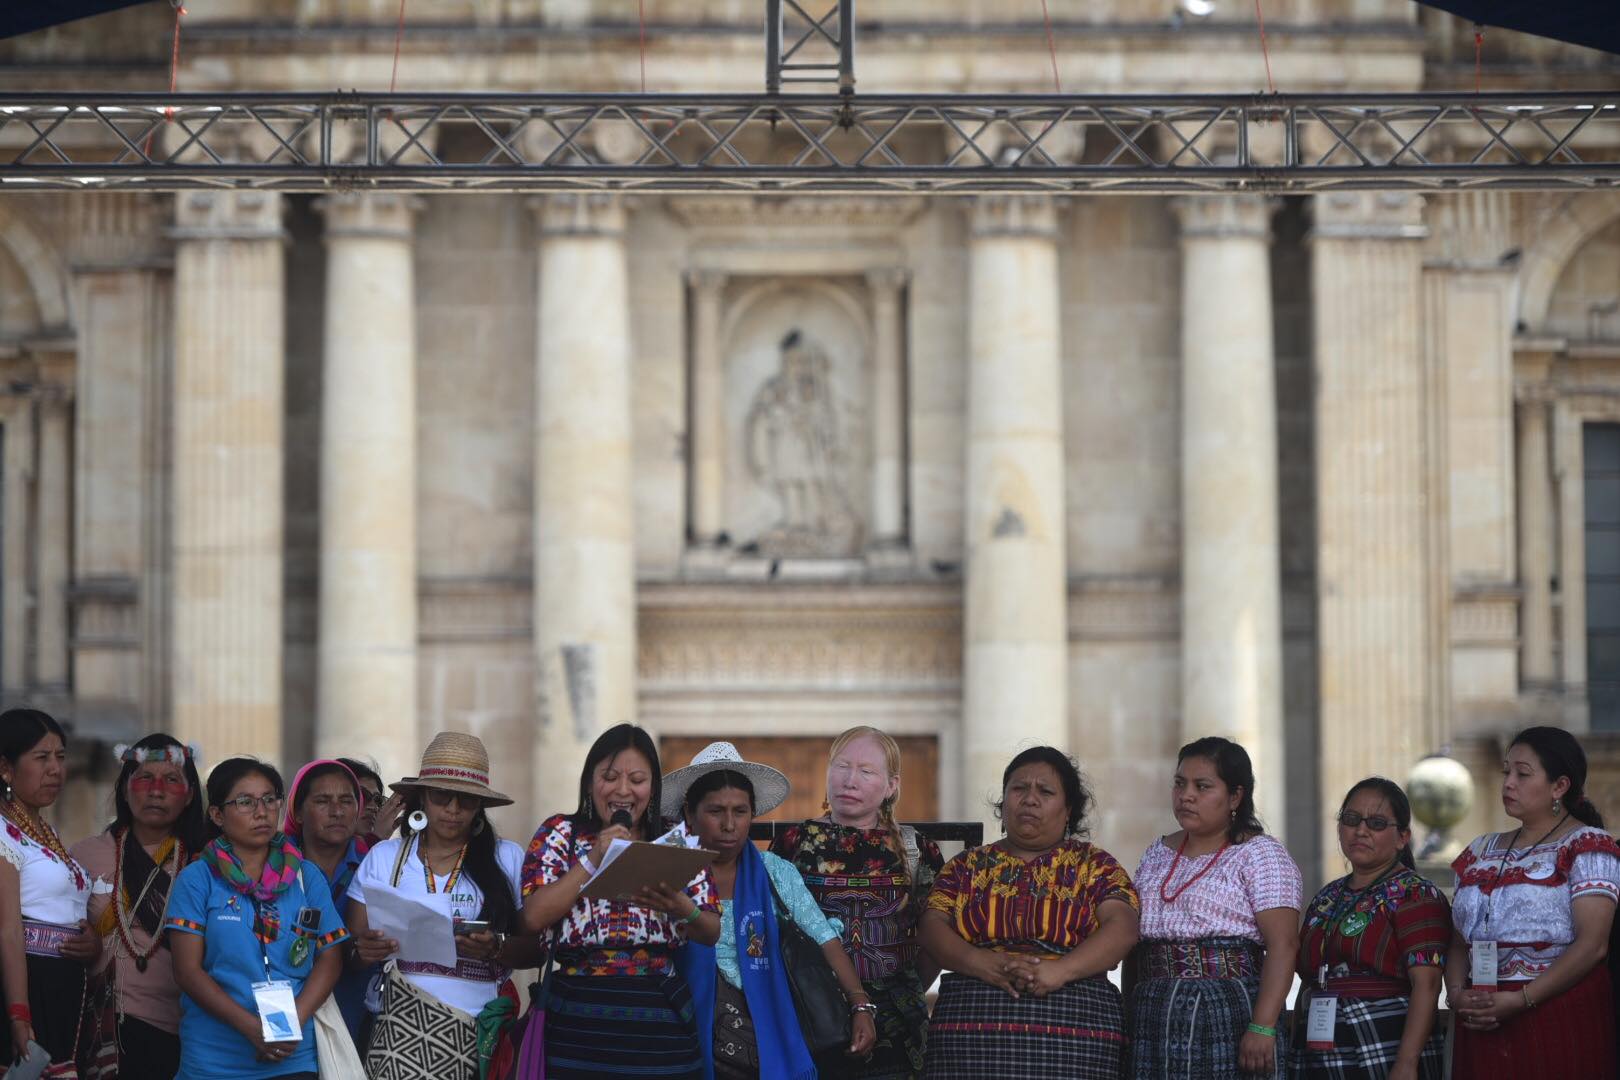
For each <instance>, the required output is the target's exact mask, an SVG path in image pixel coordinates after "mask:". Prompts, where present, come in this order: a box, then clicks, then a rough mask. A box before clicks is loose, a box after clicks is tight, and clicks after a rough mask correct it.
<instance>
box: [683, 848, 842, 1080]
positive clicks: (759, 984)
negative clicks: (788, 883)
mask: <svg viewBox="0 0 1620 1080" xmlns="http://www.w3.org/2000/svg"><path fill="white" fill-rule="evenodd" d="M775 900H776V890H775V889H774V888H772V887H771V879H770V876H769V874H768V873H767V872H766V869H765V858H764V856H762V855H761V854H760V853H759V849H758V848H756V847H754V845H753V844H744V845H743V850H742V854H741V855H740V856H738V859H737V884H736V887H735V888H734V889H733V890H732V896H731V923H732V932H733V933H734V935H735V937H734V938H733V940H734V941H735V942H736V943H737V968H738V970H739V971H740V972H741V974H742V989H743V996H744V997H745V998H746V999H747V1001H748V1015H749V1017H750V1018H751V1019H752V1020H753V1021H754V1037H755V1039H756V1040H757V1043H758V1048H759V1075H760V1076H769V1077H782V1078H784V1080H816V1066H815V1062H813V1061H811V1059H810V1050H809V1048H808V1047H806V1046H805V1045H804V1034H803V1032H801V1031H800V1030H799V1017H798V1013H797V1012H796V1011H795V1010H794V1008H793V991H792V990H791V989H790V988H789V987H788V979H787V968H786V966H785V965H784V964H783V962H782V945H781V938H780V937H779V936H778V933H777V924H776V903H775ZM756 954H757V955H756ZM675 966H676V968H677V970H679V971H680V973H681V975H682V976H683V977H685V979H686V982H687V985H688V986H690V987H691V988H692V1001H693V1003H694V1005H695V1006H696V1008H697V1034H698V1044H699V1045H700V1046H702V1048H703V1076H704V1080H714V994H715V988H716V986H717V985H718V983H717V980H718V979H719V978H720V969H719V967H718V966H717V965H716V963H715V955H714V946H712V945H699V944H697V943H696V942H694V941H688V942H687V943H686V944H685V945H683V946H682V947H681V948H680V949H678V950H677V951H676V953H675Z"/></svg>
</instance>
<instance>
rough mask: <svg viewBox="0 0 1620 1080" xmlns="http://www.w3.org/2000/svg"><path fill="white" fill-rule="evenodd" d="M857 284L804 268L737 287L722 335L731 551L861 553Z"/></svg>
mask: <svg viewBox="0 0 1620 1080" xmlns="http://www.w3.org/2000/svg"><path fill="white" fill-rule="evenodd" d="M860 288H861V286H860V285H859V284H856V283H843V282H838V281H835V280H826V279H805V278H778V279H771V280H765V281H760V282H754V283H746V284H741V285H740V287H734V291H733V295H732V297H731V303H730V305H729V308H730V311H729V317H728V319H727V320H726V325H725V329H724V330H723V332H722V335H721V342H722V346H721V348H722V355H723V358H724V359H723V365H724V367H723V373H724V374H723V380H724V383H723V384H724V395H725V398H724V403H725V404H724V407H725V421H724V422H725V446H726V450H725V463H724V483H725V498H724V502H723V507H724V509H723V513H724V522H725V531H726V533H727V535H728V536H729V538H730V541H731V545H732V546H733V547H734V548H735V550H736V551H737V552H738V553H739V554H742V555H754V554H757V555H759V556H761V557H764V558H771V559H837V558H852V557H856V556H859V555H860V554H861V551H862V548H863V545H864V542H865V539H866V533H867V518H868V506H867V503H868V501H869V494H868V493H869V492H870V490H871V486H872V485H871V457H872V455H871V439H870V430H871V417H870V414H869V410H868V407H867V401H868V400H869V398H870V392H869V389H868V388H869V387H870V385H871V368H870V362H869V359H868V357H869V352H870V350H869V348H868V341H869V337H870V333H869V328H868V320H867V314H866V309H865V305H864V304H863V303H862V298H861V296H860V294H859V289H860Z"/></svg>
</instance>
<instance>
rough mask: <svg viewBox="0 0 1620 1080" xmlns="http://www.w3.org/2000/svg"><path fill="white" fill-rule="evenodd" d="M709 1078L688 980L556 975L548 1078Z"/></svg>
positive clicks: (549, 1011) (550, 999) (549, 1013)
mask: <svg viewBox="0 0 1620 1080" xmlns="http://www.w3.org/2000/svg"><path fill="white" fill-rule="evenodd" d="M706 1037H710V1038H712V1037H713V1036H712V1033H706ZM702 1075H703V1052H702V1050H701V1049H700V1048H699V1047H698V1036H697V1010H696V1008H694V1006H693V1004H692V989H691V987H689V986H687V985H686V980H685V979H683V978H681V977H680V976H678V975H556V974H554V975H553V976H552V979H551V986H550V989H549V992H548V995H547V997H546V1080H576V1078H581V1077H584V1078H588V1077H598V1076H612V1077H618V1078H619V1080H626V1078H629V1077H635V1078H637V1080H642V1078H647V1077H664V1078H671V1077H680V1078H681V1080H699V1078H700V1077H702Z"/></svg>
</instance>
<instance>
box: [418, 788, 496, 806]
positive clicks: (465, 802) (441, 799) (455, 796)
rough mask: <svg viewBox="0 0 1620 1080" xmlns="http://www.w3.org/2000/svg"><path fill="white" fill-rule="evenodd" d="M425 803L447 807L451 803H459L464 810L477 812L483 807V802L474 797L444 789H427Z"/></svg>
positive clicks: (462, 792)
mask: <svg viewBox="0 0 1620 1080" xmlns="http://www.w3.org/2000/svg"><path fill="white" fill-rule="evenodd" d="M427 801H428V802H430V803H432V804H433V805H434V806H449V805H450V804H451V803H453V802H454V803H460V804H461V806H462V808H463V809H465V810H478V809H481V808H482V807H483V805H484V800H483V799H480V798H479V797H478V796H476V795H468V794H467V793H466V792H464V791H446V790H445V789H444V788H434V787H430V788H428V789H427Z"/></svg>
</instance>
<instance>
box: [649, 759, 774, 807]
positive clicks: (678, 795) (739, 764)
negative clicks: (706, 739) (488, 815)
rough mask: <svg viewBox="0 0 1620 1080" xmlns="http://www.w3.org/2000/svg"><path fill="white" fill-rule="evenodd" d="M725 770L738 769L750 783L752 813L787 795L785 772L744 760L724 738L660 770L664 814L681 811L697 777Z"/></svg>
mask: <svg viewBox="0 0 1620 1080" xmlns="http://www.w3.org/2000/svg"><path fill="white" fill-rule="evenodd" d="M727 770H729V771H731V772H737V773H742V774H743V775H744V776H746V777H748V779H749V780H750V781H751V782H752V783H753V785H754V813H755V814H756V815H764V814H768V813H770V812H771V811H772V810H775V809H776V808H777V807H778V806H781V805H782V803H783V802H784V801H785V800H786V799H787V797H788V778H787V777H786V776H784V775H782V774H781V773H780V772H778V771H777V770H775V769H773V768H771V767H770V766H769V765H761V764H760V763H759V762H757V761H744V760H743V758H742V755H741V754H739V753H738V752H737V748H736V747H735V746H732V745H731V744H730V743H728V742H712V743H710V744H709V745H708V746H705V747H704V748H703V749H702V750H699V751H698V752H697V754H696V755H695V756H694V757H693V758H692V764H690V765H687V766H685V767H684V768H680V769H675V770H674V771H672V772H667V773H665V774H664V800H663V801H664V805H663V806H662V807H661V808H660V809H662V810H663V812H664V817H665V818H678V817H681V816H682V815H683V814H684V813H685V810H686V792H687V791H688V790H689V789H690V788H691V786H692V785H693V784H695V783H697V781H698V778H699V777H702V776H707V775H708V774H709V773H712V772H722V771H727Z"/></svg>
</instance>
